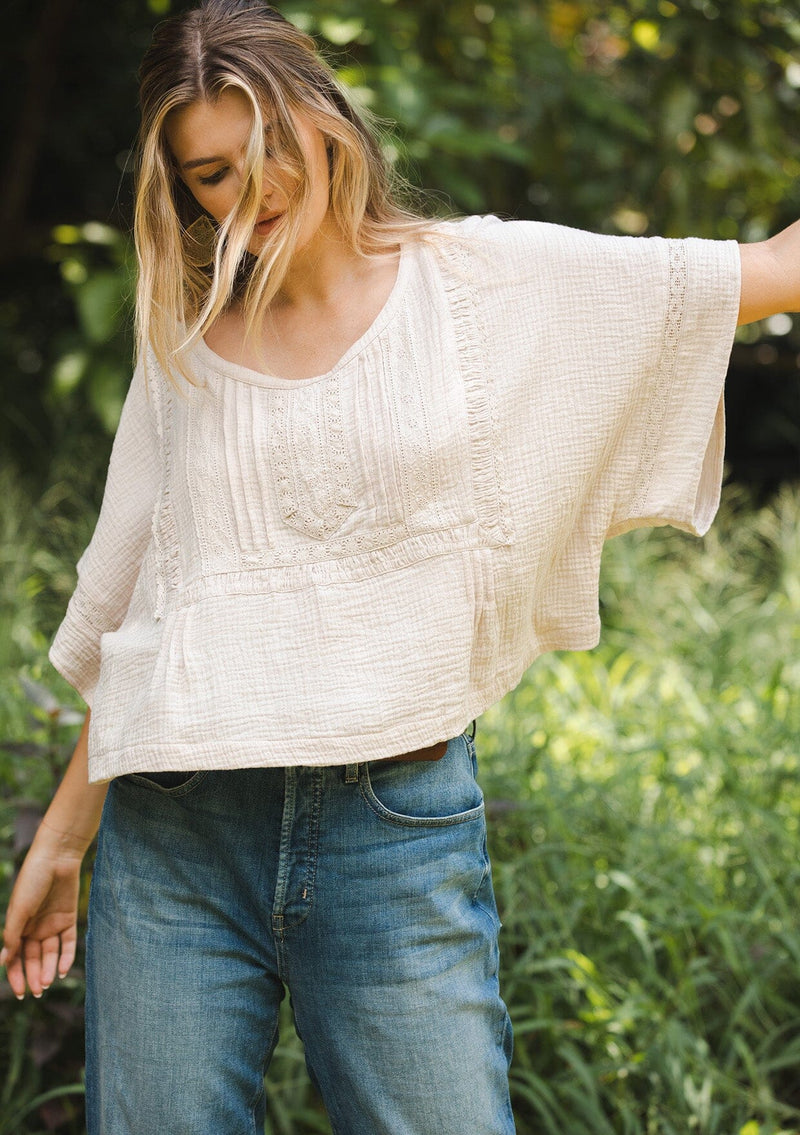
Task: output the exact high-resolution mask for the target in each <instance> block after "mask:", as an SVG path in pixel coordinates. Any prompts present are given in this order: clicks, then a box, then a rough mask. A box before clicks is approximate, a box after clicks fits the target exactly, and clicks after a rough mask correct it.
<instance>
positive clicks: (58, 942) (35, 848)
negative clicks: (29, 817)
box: [0, 711, 108, 997]
mask: <svg viewBox="0 0 800 1135" xmlns="http://www.w3.org/2000/svg"><path fill="white" fill-rule="evenodd" d="M90 716H91V711H87V713H86V720H85V721H84V723H83V729H82V730H81V734H80V737H79V738H78V743H77V745H76V746H75V752H74V753H73V755H72V760H71V761H70V763H69V766H68V768H67V771H66V773H65V774H64V779H63V780H62V782H61V784H60V785H59V788H58V791H57V792H56V794H55V796H54V797H53V800H52V803H51V804H50V807H49V808H48V809H47V812H46V813H45V815H44V818H43V820H42V822H41V824H40V825H39V829H38V831H37V832H36V836H35V838H34V841H33V843H32V844H31V847H30V850H29V851H28V854H27V855H26V857H25V862H24V863H23V864H22V868H21V870H20V873H19V876H18V877H17V881H16V883H15V884H14V890H13V891H12V894H11V900H10V902H9V904H8V912H7V914H6V923H5V929H4V932H3V942H4V946H3V950H2V952H1V953H0V964H4V965H5V966H6V971H7V974H8V981H9V984H10V985H11V988H12V989H13V991H14V993H15V994H16V996H17V997H22V996H24V994H25V980H26V978H27V982H28V986H29V988H30V990H31V992H32V993H33V995H34V997H41V995H42V991H43V990H44V989H47V988H48V986H50V985H51V984H52V982H53V981H54V980H55V976H56V972H57V973H58V975H59V977H64V976H65V975H66V973H67V971H68V970H69V968H70V966H71V965H72V963H73V961H74V960H75V946H76V941H77V908H78V892H79V884H80V868H81V862H82V860H83V857H84V855H85V854H86V851H87V849H88V847H89V845H90V843H91V842H92V840H93V839H94V836H95V833H96V832H97V828H98V826H99V824H100V814H101V812H102V810H103V801H104V800H105V797H106V791H107V789H108V785H107V784H89V774H88V747H87V739H88V733H89V719H90Z"/></svg>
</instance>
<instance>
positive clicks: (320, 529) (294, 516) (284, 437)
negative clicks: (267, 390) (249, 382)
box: [269, 377, 356, 540]
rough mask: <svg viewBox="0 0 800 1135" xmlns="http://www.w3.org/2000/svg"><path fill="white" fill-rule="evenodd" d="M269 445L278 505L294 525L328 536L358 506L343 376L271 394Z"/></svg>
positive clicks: (319, 537)
mask: <svg viewBox="0 0 800 1135" xmlns="http://www.w3.org/2000/svg"><path fill="white" fill-rule="evenodd" d="M270 416H271V419H272V421H271V426H270V430H269V439H270V441H269V445H270V453H271V457H272V469H273V476H274V480H275V488H276V491H277V495H278V505H279V507H280V510H281V516H282V517H283V519H284V521H285V523H286V524H288V525H289V527H290V528H294V529H296V530H297V531H299V532H303V533H305V534H306V535H308V536H312V537H313V538H314V539H315V540H328V539H329V538H330V537H331V536H333V534H334V533H335V532H337V531H338V530H339V528H341V526H342V524H343V523H344V521H345V520H346V519H347V517H348V516H349V515H350V513H351V512H352V510H353V509H354V508H355V507H356V500H355V497H354V494H353V487H352V485H351V482H350V469H349V465H348V460H347V449H346V445H345V437H344V425H343V421H342V405H341V390H340V385H339V379H338V377H337V378H330V379H329V380H328V382H327V383H325V384H324V386H323V387H320V386H319V385H317V386H313V387H302V388H300V389H298V390H297V391H293V392H292V396H291V397H290V396H289V395H288V394H287V393H286V392H284V391H277V392H273V393H272V398H271V411H270Z"/></svg>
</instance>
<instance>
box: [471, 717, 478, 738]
mask: <svg viewBox="0 0 800 1135" xmlns="http://www.w3.org/2000/svg"><path fill="white" fill-rule="evenodd" d="M470 728H471V729H472V732H471V733H470V735H469V739H470V741H474V740H475V734H476V733H477V732H478V721H477V718H476V719H475V720H474V721H473V722H472V725H471V727H470Z"/></svg>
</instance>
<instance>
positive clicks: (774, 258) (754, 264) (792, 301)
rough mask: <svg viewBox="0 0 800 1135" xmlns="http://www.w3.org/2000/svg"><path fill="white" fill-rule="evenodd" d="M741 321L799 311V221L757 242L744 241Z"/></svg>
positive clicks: (742, 249) (750, 321)
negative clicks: (746, 242)
mask: <svg viewBox="0 0 800 1135" xmlns="http://www.w3.org/2000/svg"><path fill="white" fill-rule="evenodd" d="M739 251H740V254H741V258H742V291H741V299H740V302H739V324H740V325H741V324H742V323H753V322H754V320H756V319H766V318H767V316H769V315H776V314H777V313H778V312H782V311H800V221H795V223H794V224H793V225H789V227H788V228H787V229H783V231H782V232H779V233H777V234H776V235H775V236H773V237H770V239H769V240H762V241H759V242H757V243H755V244H741V245H739Z"/></svg>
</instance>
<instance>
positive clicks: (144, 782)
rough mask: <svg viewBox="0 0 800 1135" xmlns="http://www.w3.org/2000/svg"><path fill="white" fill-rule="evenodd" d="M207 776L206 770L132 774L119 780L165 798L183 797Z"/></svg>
mask: <svg viewBox="0 0 800 1135" xmlns="http://www.w3.org/2000/svg"><path fill="white" fill-rule="evenodd" d="M207 776H208V769H200V770H199V771H193V772H132V773H128V774H127V776H123V777H120V780H124V781H128V783H129V784H135V785H138V786H140V787H141V788H149V789H150V790H151V791H152V792H160V793H162V794H163V795H166V796H185V795H186V794H187V793H188V792H191V791H193V789H195V788H197V787H198V785H200V784H201V783H202V782H203V781H204V780H205V778H206V777H207Z"/></svg>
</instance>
